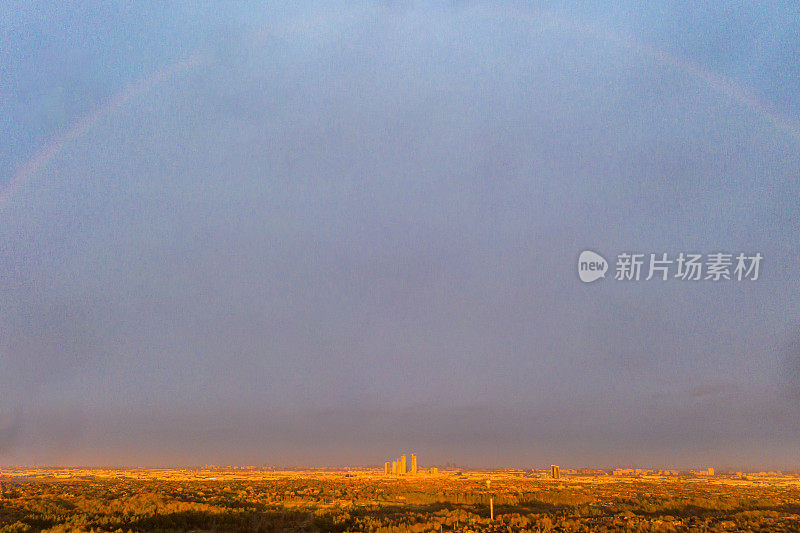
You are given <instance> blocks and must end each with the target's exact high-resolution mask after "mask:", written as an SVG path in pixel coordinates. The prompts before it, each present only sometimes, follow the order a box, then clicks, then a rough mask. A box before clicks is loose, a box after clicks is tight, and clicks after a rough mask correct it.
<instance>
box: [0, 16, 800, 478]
mask: <svg viewBox="0 0 800 533" xmlns="http://www.w3.org/2000/svg"><path fill="white" fill-rule="evenodd" d="M222 9H223V8H222V6H217V5H211V6H207V7H200V8H198V7H196V6H194V4H192V5H191V6H188V5H186V6H184V5H181V4H169V5H161V4H158V5H156V4H155V3H153V5H147V4H129V3H111V4H110V5H107V4H99V3H98V4H97V5H95V4H93V3H88V4H76V5H72V6H69V7H64V6H63V5H61V3H53V4H39V5H38V7H30V6H29V5H28V3H27V2H19V3H17V2H10V3H9V2H3V3H0V31H1V32H2V33H0V50H2V52H0V71H1V72H2V76H0V94H2V98H0V114H1V115H2V116H3V117H4V119H5V120H3V121H2V123H0V135H1V137H2V140H3V142H2V143H0V296H1V297H0V464H5V465H10V464H80V465H106V464H114V465H130V466H135V465H197V464H203V463H216V464H223V465H227V464H231V465H232V464H242V465H243V464H263V463H269V464H279V465H343V464H377V463H380V462H382V461H383V460H384V459H385V458H390V457H393V456H396V455H398V454H399V453H401V452H403V451H415V452H416V453H418V455H419V456H420V464H421V466H423V467H424V466H427V465H430V464H433V463H440V464H441V463H444V462H456V463H459V464H464V465H471V466H523V467H542V466H546V465H548V464H550V463H552V462H555V463H557V464H562V465H565V466H603V467H610V466H621V465H631V466H633V465H640V466H656V467H658V466H664V467H682V468H694V467H701V466H703V467H704V466H707V465H710V466H716V467H717V468H726V467H731V468H739V469H740V468H755V469H762V468H784V469H797V468H800V462H799V461H798V457H799V455H798V448H797V443H798V439H800V331H798V324H799V323H800V301H799V300H798V294H800V293H799V292H798V291H799V290H800V283H799V281H800V259H798V235H799V234H800V233H799V230H800V211H798V207H799V206H800V204H799V203H798V198H800V155H799V154H800V127H798V123H800V59H798V58H800V53H798V52H799V51H798V43H799V42H800V39H798V35H800V32H799V27H798V24H799V23H798V18H797V11H796V7H792V6H791V4H788V3H787V4H785V5H783V4H770V5H765V4H763V3H759V4H758V7H755V5H753V6H749V7H748V6H745V7H733V6H731V5H728V4H727V3H726V4H724V5H717V3H713V2H712V3H707V4H704V3H691V4H689V5H680V6H678V5H675V4H672V3H670V4H659V3H655V2H653V3H650V2H648V3H647V7H643V6H641V5H639V4H638V3H633V4H626V3H620V4H616V7H613V8H608V7H605V2H601V3H598V4H597V5H596V6H593V5H591V4H583V5H582V6H581V7H580V9H577V8H576V9H568V8H566V9H559V10H552V9H551V8H546V7H541V8H540V7H537V6H535V5H533V6H531V5H523V4H514V5H509V6H508V7H506V8H502V9H500V8H496V7H492V6H490V5H488V4H470V5H464V4H461V3H458V4H440V5H438V7H430V6H429V5H428V4H419V5H416V6H412V7H405V6H404V5H403V4H401V3H378V4H355V3H347V4H327V3H326V4H309V5H301V4H298V5H294V7H291V8H286V7H276V6H274V7H269V6H267V7H265V6H263V5H261V4H236V5H235V6H232V5H228V4H226V5H225V6H224V9H226V11H225V12H222V11H221V10H222ZM230 9H232V10H233V11H227V10H230ZM585 249H590V250H594V251H596V252H599V253H600V254H602V255H603V256H604V257H605V258H606V259H607V260H608V261H609V262H610V263H611V267H610V271H609V273H608V274H607V277H606V279H602V280H598V281H596V282H594V283H591V284H584V283H582V282H581V281H580V280H579V278H578V273H577V258H578V255H579V254H580V252H581V251H583V250H585ZM719 251H722V252H730V253H734V254H736V253H739V252H746V253H748V254H753V253H755V252H760V253H761V254H762V255H763V257H764V259H763V262H762V264H761V269H760V273H759V274H760V275H759V279H757V280H742V281H735V280H731V281H720V282H714V281H698V282H690V281H683V280H680V279H670V280H668V281H659V280H650V281H617V280H614V279H613V274H614V272H613V270H614V262H615V260H616V256H617V254H619V253H621V252H640V253H646V254H649V253H659V254H660V253H668V254H670V257H673V256H677V254H678V253H680V252H698V253H703V254H708V253H712V252H719Z"/></svg>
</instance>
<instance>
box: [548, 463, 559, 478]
mask: <svg viewBox="0 0 800 533" xmlns="http://www.w3.org/2000/svg"><path fill="white" fill-rule="evenodd" d="M550 477H552V478H553V479H558V478H560V477H561V472H560V469H559V468H558V465H550Z"/></svg>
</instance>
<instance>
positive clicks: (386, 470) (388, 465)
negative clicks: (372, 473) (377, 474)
mask: <svg viewBox="0 0 800 533" xmlns="http://www.w3.org/2000/svg"><path fill="white" fill-rule="evenodd" d="M383 473H384V474H391V473H392V464H391V463H390V462H389V461H386V462H385V463H383Z"/></svg>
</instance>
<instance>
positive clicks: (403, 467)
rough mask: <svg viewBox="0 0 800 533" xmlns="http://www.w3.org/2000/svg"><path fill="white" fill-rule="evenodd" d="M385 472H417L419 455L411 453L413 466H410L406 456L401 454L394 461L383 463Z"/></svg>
mask: <svg viewBox="0 0 800 533" xmlns="http://www.w3.org/2000/svg"><path fill="white" fill-rule="evenodd" d="M383 473H384V474H416V473H417V456H416V455H414V454H413V453H412V454H411V468H410V469H409V468H408V463H406V456H405V455H401V456H400V457H398V458H397V459H395V460H394V461H386V462H385V463H383Z"/></svg>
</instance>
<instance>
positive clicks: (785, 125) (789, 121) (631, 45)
mask: <svg viewBox="0 0 800 533" xmlns="http://www.w3.org/2000/svg"><path fill="white" fill-rule="evenodd" d="M547 17H548V18H549V21H550V22H552V23H554V24H555V25H556V26H558V27H559V29H561V31H564V30H565V29H567V30H574V31H576V32H577V33H578V34H582V35H588V36H590V37H593V38H595V39H597V40H599V41H604V40H605V41H607V42H611V43H614V44H616V45H618V46H621V47H622V48H627V49H628V50H631V51H633V52H635V53H638V54H640V55H641V56H644V57H648V58H650V59H652V60H653V61H655V62H657V63H659V64H662V65H667V66H669V67H671V68H674V69H676V70H677V71H679V72H683V73H685V74H687V75H688V76H690V77H692V78H694V79H695V80H700V81H702V82H703V83H705V84H707V85H708V86H709V87H711V88H712V89H713V90H715V91H717V92H718V93H719V94H722V95H725V96H727V97H729V98H731V99H732V100H734V101H735V102H737V103H739V104H740V105H743V106H744V107H746V108H747V109H749V110H750V111H751V112H752V113H754V114H756V115H758V116H760V117H761V118H762V119H764V120H766V121H767V122H768V123H770V124H771V125H772V126H773V127H774V128H775V129H777V130H778V131H780V132H782V133H784V134H786V135H788V136H790V137H791V138H793V139H794V140H795V141H797V142H799V143H800V121H798V120H796V119H794V118H792V117H791V116H789V115H786V114H784V113H781V112H780V111H778V110H777V109H775V106H774V105H771V104H769V103H767V102H766V101H765V100H764V99H763V98H760V97H759V96H758V95H757V94H756V93H755V92H754V91H753V90H751V89H748V88H747V87H745V86H744V85H742V84H740V83H736V82H735V81H734V80H732V79H731V78H728V77H726V76H724V75H722V74H718V73H715V72H714V71H712V70H709V69H706V68H703V67H702V66H700V65H699V64H697V63H695V62H693V61H691V60H689V59H684V58H680V57H678V56H676V55H674V54H672V53H670V52H667V51H666V50H662V49H660V48H658V47H656V46H653V45H650V44H647V43H645V42H642V41H641V40H639V39H637V38H636V37H634V36H633V35H630V34H627V35H626V34H622V33H617V32H614V31H612V30H609V29H607V28H601V27H599V26H596V25H594V26H593V25H590V24H587V23H584V22H578V21H573V20H568V19H564V18H562V17H559V16H556V15H553V14H548V15H547ZM525 18H528V19H529V20H532V19H531V17H530V16H527V17H525ZM539 22H542V21H541V20H539Z"/></svg>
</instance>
